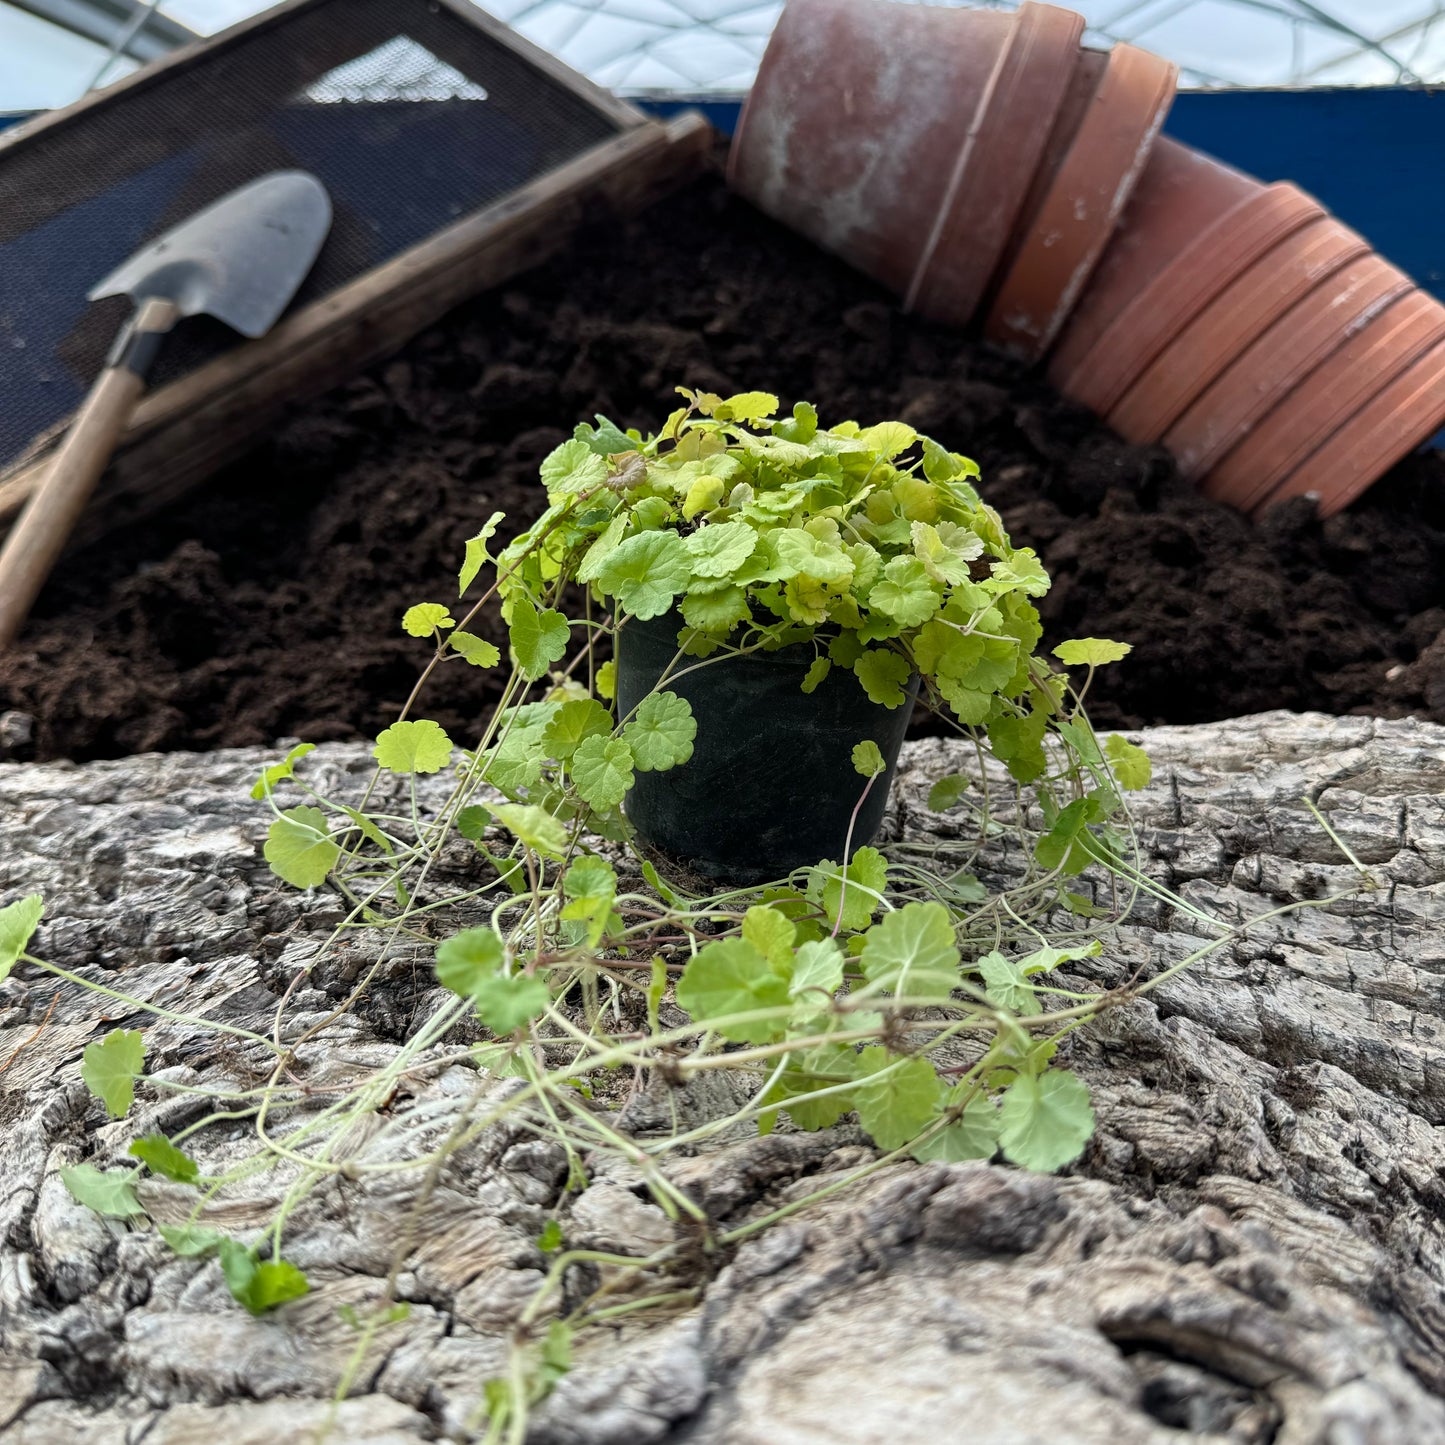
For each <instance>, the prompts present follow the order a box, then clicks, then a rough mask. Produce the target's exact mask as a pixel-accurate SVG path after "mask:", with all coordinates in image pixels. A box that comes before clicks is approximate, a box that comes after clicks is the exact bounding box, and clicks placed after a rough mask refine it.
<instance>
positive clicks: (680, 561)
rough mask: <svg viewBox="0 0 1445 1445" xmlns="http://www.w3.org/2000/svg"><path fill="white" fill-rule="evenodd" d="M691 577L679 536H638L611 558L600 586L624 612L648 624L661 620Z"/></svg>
mask: <svg viewBox="0 0 1445 1445" xmlns="http://www.w3.org/2000/svg"><path fill="white" fill-rule="evenodd" d="M691 576H692V559H691V558H690V557H689V556H688V554H687V552H686V551H685V550H684V548H683V545H682V538H680V537H679V536H678V535H677V533H676V532H639V533H638V534H637V535H636V536H635V537H629V538H627V540H626V541H625V542H623V543H622V544H621V545H620V546H618V548H617V549H616V551H614V552H611V553H609V554H608V556H607V558H606V560H605V561H604V562H603V563H602V566H601V567H600V568H598V571H597V585H598V586H599V587H600V588H601V589H602V591H603V593H604V594H605V595H607V596H608V597H615V598H616V599H617V600H618V602H619V603H620V604H621V605H622V609H623V611H624V612H630V613H631V614H632V615H633V616H634V617H638V618H642V619H644V620H645V619H647V618H649V617H661V616H662V614H663V613H664V612H666V611H667V609H668V608H669V607H671V606H672V599H673V598H674V597H676V596H677V594H678V593H679V592H683V591H686V589H687V583H688V579H689V578H690V577H691Z"/></svg>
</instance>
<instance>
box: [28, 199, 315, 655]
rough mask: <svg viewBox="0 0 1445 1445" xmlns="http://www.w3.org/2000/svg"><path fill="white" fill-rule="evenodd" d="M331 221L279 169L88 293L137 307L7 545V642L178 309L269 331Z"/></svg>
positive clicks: (252, 331)
mask: <svg viewBox="0 0 1445 1445" xmlns="http://www.w3.org/2000/svg"><path fill="white" fill-rule="evenodd" d="M330 228H331V201H330V199H329V198H328V197H327V194H326V190H325V188H324V187H323V186H322V184H321V182H320V181H318V180H317V179H316V177H315V176H312V175H308V174H307V173H306V172H305V171H274V172H273V173H272V174H270V175H268V176H263V177H261V179H260V180H257V181H252V182H251V183H250V184H249V185H246V186H242V187H241V188H240V190H237V191H232V192H231V193H230V195H228V196H224V197H222V198H221V199H220V200H219V201H216V202H215V203H214V204H213V205H210V206H207V207H206V209H205V210H204V211H201V212H199V213H198V214H196V215H194V216H192V217H191V218H190V220H188V221H185V222H183V223H182V224H181V225H179V226H176V227H175V228H174V229H173V230H170V231H168V232H166V234H165V235H164V236H162V237H160V239H159V240H156V241H152V242H151V244H150V245H148V246H147V247H146V248H145V249H144V250H143V251H139V252H137V253H136V254H135V255H134V256H132V257H131V258H130V260H128V261H127V262H126V263H125V264H124V265H123V266H121V267H120V268H119V269H118V270H116V271H113V272H112V273H111V274H110V275H109V276H107V277H106V279H105V280H104V281H102V282H101V283H100V284H99V285H98V286H96V287H95V288H94V289H93V290H92V291H91V292H90V295H89V299H90V300H91V301H98V300H100V298H101V297H103V296H129V297H130V298H131V300H132V301H134V302H135V306H136V309H135V312H134V313H133V314H132V316H131V318H130V320H129V321H127V322H126V324H125V325H124V326H123V327H122V328H121V331H120V334H119V335H118V336H117V337H116V339H115V345H114V346H113V347H112V348H111V352H110V355H109V356H108V357H107V358H106V362H105V367H104V369H103V370H102V371H101V373H100V376H99V377H98V378H97V379H96V382H95V385H94V386H93V387H92V388H91V390H90V395H89V396H88V397H86V399H85V402H84V404H83V405H82V406H81V408H80V410H79V411H78V412H77V413H76V416H75V420H74V421H73V422H72V423H71V427H70V431H69V433H68V434H67V436H66V438H65V441H64V442H63V443H62V444H61V447H60V450H59V451H58V452H57V453H56V456H55V460H54V461H53V462H52V463H51V465H50V469H49V470H48V471H47V473H46V475H45V478H44V480H43V481H42V482H41V483H40V485H39V487H38V488H37V490H36V492H35V494H34V496H32V497H31V499H30V501H29V503H28V504H27V506H26V508H25V510H24V511H23V512H22V513H21V514H20V516H19V518H18V519H17V520H16V522H15V525H14V526H13V527H12V528H11V529H10V535H9V536H8V537H7V538H6V540H5V546H4V548H3V549H0V648H5V647H8V646H9V645H10V642H11V641H12V640H13V639H14V637H15V634H16V633H17V632H18V631H19V630H20V626H21V624H22V623H23V622H24V621H25V617H26V614H27V613H28V612H29V611H30V605H31V603H32V602H34V601H35V598H36V595H37V594H38V593H39V591H40V588H41V587H42V585H43V584H44V582H45V579H46V577H48V576H49V575H50V569H51V568H52V567H53V566H54V565H55V560H56V558H57V557H59V556H60V553H61V550H62V549H63V548H64V546H65V543H66V539H67V538H68V537H69V536H70V534H71V532H72V530H73V529H74V527H75V524H76V522H77V520H78V519H79V517H80V513H81V511H82V509H83V508H84V506H85V504H86V501H87V500H88V499H89V497H90V494H91V492H92V491H93V490H94V488H95V484H96V482H97V481H98V480H99V478H100V474H101V473H102V472H103V471H104V470H105V466H106V463H107V462H108V461H109V460H110V455H111V452H112V451H113V450H114V448H115V444H116V440H117V438H119V436H120V434H121V432H122V431H123V430H124V428H125V424H126V422H127V421H128V420H129V419H130V415H131V413H132V412H133V411H134V410H135V407H136V404H137V403H138V402H139V401H140V398H141V395H142V394H143V393H144V391H145V385H146V375H147V373H148V372H149V371H150V368H151V366H152V365H153V364H154V362H155V359H156V356H157V354H158V353H159V351H160V348H161V346H162V344H163V343H164V341H165V338H166V335H167V333H168V332H169V331H170V330H171V328H172V327H173V326H174V325H175V324H176V322H177V321H179V320H180V319H181V318H182V317H185V316H200V315H206V316H214V317H215V318H216V319H217V320H218V321H223V322H225V324H226V325H227V326H230V327H231V328H233V329H234V330H236V331H239V332H240V333H241V335H242V336H248V337H257V336H261V335H263V334H264V333H265V332H267V331H269V330H270V329H271V327H272V325H274V323H275V321H276V319H277V318H278V317H279V316H280V315H281V313H282V312H283V311H284V310H285V309H286V304H287V303H288V302H289V301H290V300H291V298H292V296H294V295H295V293H296V288H297V287H298V286H299V285H300V284H301V282H302V280H303V279H304V278H305V276H306V273H307V272H308V271H309V270H310V269H311V263H312V262H313V261H315V259H316V253H317V252H318V251H319V250H320V249H321V243H322V242H323V241H324V240H325V239H326V233H327V231H328V230H330Z"/></svg>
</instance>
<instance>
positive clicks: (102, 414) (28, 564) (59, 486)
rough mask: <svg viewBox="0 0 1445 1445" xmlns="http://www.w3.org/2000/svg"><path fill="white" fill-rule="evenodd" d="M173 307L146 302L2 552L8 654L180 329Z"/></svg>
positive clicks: (3, 638)
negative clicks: (161, 352) (167, 342)
mask: <svg viewBox="0 0 1445 1445" xmlns="http://www.w3.org/2000/svg"><path fill="white" fill-rule="evenodd" d="M175 322H176V308H175V306H174V305H173V304H172V303H171V302H169V301H156V300H150V301H146V302H144V303H143V304H142V306H141V308H140V309H139V310H138V311H137V312H136V314H135V316H134V317H133V318H132V319H131V321H130V322H129V323H128V325H127V326H126V327H125V329H124V330H123V331H122V332H121V333H120V335H119V336H118V337H117V338H116V344H115V347H114V349H113V350H112V352H111V354H110V357H109V358H108V360H107V362H106V367H105V370H104V371H102V372H101V373H100V376H99V377H98V378H97V379H96V383H95V385H94V386H93V387H92V388H91V390H90V395H89V396H88V397H86V399H85V403H84V405H83V406H82V407H81V408H80V410H79V412H77V413H76V417H75V420H74V422H72V423H71V427H70V431H69V433H68V434H67V436H66V438H65V441H64V442H63V443H62V444H61V447H60V450H59V451H58V452H57V453H56V454H55V460H54V461H53V462H52V463H51V464H50V470H49V471H48V472H47V473H46V474H45V479H44V480H43V481H42V482H41V483H40V486H39V487H38V488H37V490H36V492H35V494H34V495H33V496H32V497H31V498H30V501H29V503H28V504H27V505H26V507H25V510H24V511H23V512H21V514H20V516H19V518H18V519H17V520H16V522H15V525H14V526H13V527H12V528H11V529H10V535H9V536H8V537H6V539H5V546H4V547H3V549H0V649H3V648H6V647H9V645H10V644H11V642H13V641H14V639H15V634H16V633H17V632H19V631H20V628H21V626H22V624H23V623H24V621H25V618H26V616H27V615H28V614H29V612H30V607H31V604H32V603H33V602H34V601H35V599H36V597H37V596H38V595H39V593H40V589H41V588H42V587H43V586H44V585H45V579H46V578H47V577H48V576H49V575H50V569H51V568H52V567H54V565H55V562H56V559H57V558H58V557H59V556H60V554H61V552H62V551H63V550H64V549H65V544H66V542H67V541H68V540H69V538H70V534H71V532H73V531H74V530H75V524H76V522H77V521H79V519H80V514H81V512H82V511H83V510H84V508H85V504H86V502H88V501H89V500H90V494H91V493H92V492H93V491H94V490H95V484H96V482H97V481H99V480H100V474H101V473H102V472H103V471H104V470H105V466H106V463H107V462H108V461H109V460H110V456H111V453H112V452H113V451H114V450H115V444H116V441H117V440H118V439H119V437H120V434H121V432H122V431H123V430H124V429H125V424H126V422H127V421H129V420H130V414H131V413H132V412H133V411H134V410H135V406H136V403H137V402H138V401H139V400H140V398H141V396H142V395H143V394H144V392H145V388H146V372H147V371H148V370H149V369H150V366H151V363H152V362H153V361H154V360H155V355H156V352H157V350H158V349H159V347H160V343H161V340H162V338H163V337H164V336H165V334H166V333H167V332H168V331H169V330H170V329H171V327H172V326H174V325H175Z"/></svg>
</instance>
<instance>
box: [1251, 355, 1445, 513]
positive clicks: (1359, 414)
mask: <svg viewBox="0 0 1445 1445" xmlns="http://www.w3.org/2000/svg"><path fill="white" fill-rule="evenodd" d="M1412 418H1413V420H1412ZM1442 424H1445V340H1439V341H1437V342H1435V344H1434V345H1433V346H1430V347H1428V348H1427V349H1426V350H1425V351H1423V352H1422V353H1421V354H1420V355H1418V356H1416V357H1415V359H1414V360H1413V361H1411V362H1410V363H1408V365H1406V366H1405V367H1404V369H1403V370H1401V371H1400V372H1398V373H1397V374H1396V375H1395V376H1394V377H1392V378H1391V379H1390V380H1388V381H1386V382H1384V383H1383V385H1381V386H1380V387H1379V388H1378V389H1377V390H1376V391H1375V392H1374V393H1373V394H1372V395H1371V396H1370V397H1369V399H1368V400H1367V401H1365V402H1364V404H1363V405H1361V406H1360V407H1359V408H1358V409H1357V410H1356V411H1355V412H1354V413H1353V414H1352V415H1351V416H1349V417H1347V418H1346V419H1345V420H1344V421H1343V422H1342V423H1341V424H1340V425H1339V426H1338V427H1336V428H1334V429H1333V430H1332V431H1331V432H1330V434H1329V435H1328V436H1327V437H1325V438H1323V440H1321V441H1320V444H1319V445H1318V446H1317V447H1316V448H1315V449H1314V450H1313V451H1312V452H1311V453H1310V454H1309V456H1308V457H1307V458H1306V459H1305V460H1304V461H1303V462H1301V463H1300V464H1299V466H1298V467H1296V468H1295V470H1294V471H1292V472H1291V473H1290V474H1289V476H1288V477H1286V478H1285V479H1284V481H1283V482H1281V483H1280V484H1279V485H1278V486H1277V487H1276V488H1275V489H1274V490H1273V491H1272V492H1270V493H1269V495H1268V496H1267V497H1265V498H1264V500H1263V501H1261V502H1259V503H1257V504H1256V506H1255V508H1254V511H1253V514H1252V515H1255V516H1259V515H1261V514H1263V513H1264V512H1267V511H1269V510H1270V508H1272V507H1276V506H1278V505H1279V504H1280V503H1281V502H1286V501H1289V500H1290V498H1292V497H1300V496H1309V495H1314V496H1317V497H1318V499H1319V501H1318V506H1319V512H1320V515H1321V516H1322V517H1332V516H1334V515H1335V513H1336V512H1342V511H1344V509H1345V508H1346V507H1348V506H1349V505H1350V503H1351V502H1353V501H1355V500H1356V498H1358V497H1360V496H1362V495H1363V494H1364V493H1365V492H1366V491H1368V490H1369V489H1370V487H1371V486H1373V485H1374V483H1375V482H1376V481H1378V480H1379V478H1380V477H1381V476H1383V475H1384V474H1385V473H1386V472H1387V471H1389V470H1390V468H1391V467H1393V466H1394V465H1395V463H1396V462H1398V461H1401V460H1402V459H1403V458H1405V457H1407V456H1409V455H1410V453H1411V452H1413V451H1417V450H1418V449H1419V448H1420V447H1422V446H1423V445H1424V444H1425V443H1426V442H1427V441H1429V440H1430V438H1431V437H1432V436H1434V435H1435V434H1436V432H1438V431H1439V430H1440V429H1441V426H1442ZM1317 457H1325V458H1326V470H1325V473H1324V483H1323V485H1320V484H1317V483H1315V482H1314V481H1313V479H1312V478H1311V477H1310V476H1309V469H1310V466H1311V463H1313V462H1314V461H1315V459H1316V458H1317ZM1357 457H1358V458H1360V459H1361V460H1360V461H1359V464H1358V466H1357V467H1356V468H1353V469H1350V467H1349V464H1350V463H1351V462H1353V461H1354V460H1355V459H1356V458H1357Z"/></svg>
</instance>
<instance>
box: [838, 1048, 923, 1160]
mask: <svg viewBox="0 0 1445 1445" xmlns="http://www.w3.org/2000/svg"><path fill="white" fill-rule="evenodd" d="M858 1076H859V1077H858V1084H857V1087H856V1088H855V1089H854V1091H853V1097H854V1100H855V1101H856V1107H857V1109H858V1122H859V1123H860V1124H862V1126H863V1127H864V1128H865V1129H866V1130H867V1131H868V1132H869V1134H871V1135H872V1137H873V1142H874V1143H875V1144H876V1145H877V1146H878V1147H879V1148H880V1149H901V1148H902V1147H903V1146H904V1145H905V1144H906V1143H908V1141H909V1140H910V1139H914V1138H916V1137H917V1136H918V1135H919V1133H920V1132H921V1131H922V1130H923V1129H924V1128H925V1126H926V1125H927V1124H928V1123H929V1121H930V1120H931V1119H933V1118H934V1116H935V1115H936V1114H937V1113H938V1106H939V1103H940V1101H941V1099H942V1096H943V1092H944V1086H943V1084H942V1083H941V1082H940V1080H939V1077H938V1075H937V1074H936V1073H935V1072H934V1069H933V1065H932V1064H930V1063H929V1062H928V1060H927V1059H919V1058H899V1057H898V1056H896V1055H894V1054H890V1053H889V1052H888V1050H887V1049H885V1048H884V1047H883V1046H882V1045H881V1044H870V1045H869V1046H868V1047H867V1048H866V1049H864V1050H863V1051H862V1052H861V1053H860V1054H859V1055H858Z"/></svg>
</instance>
